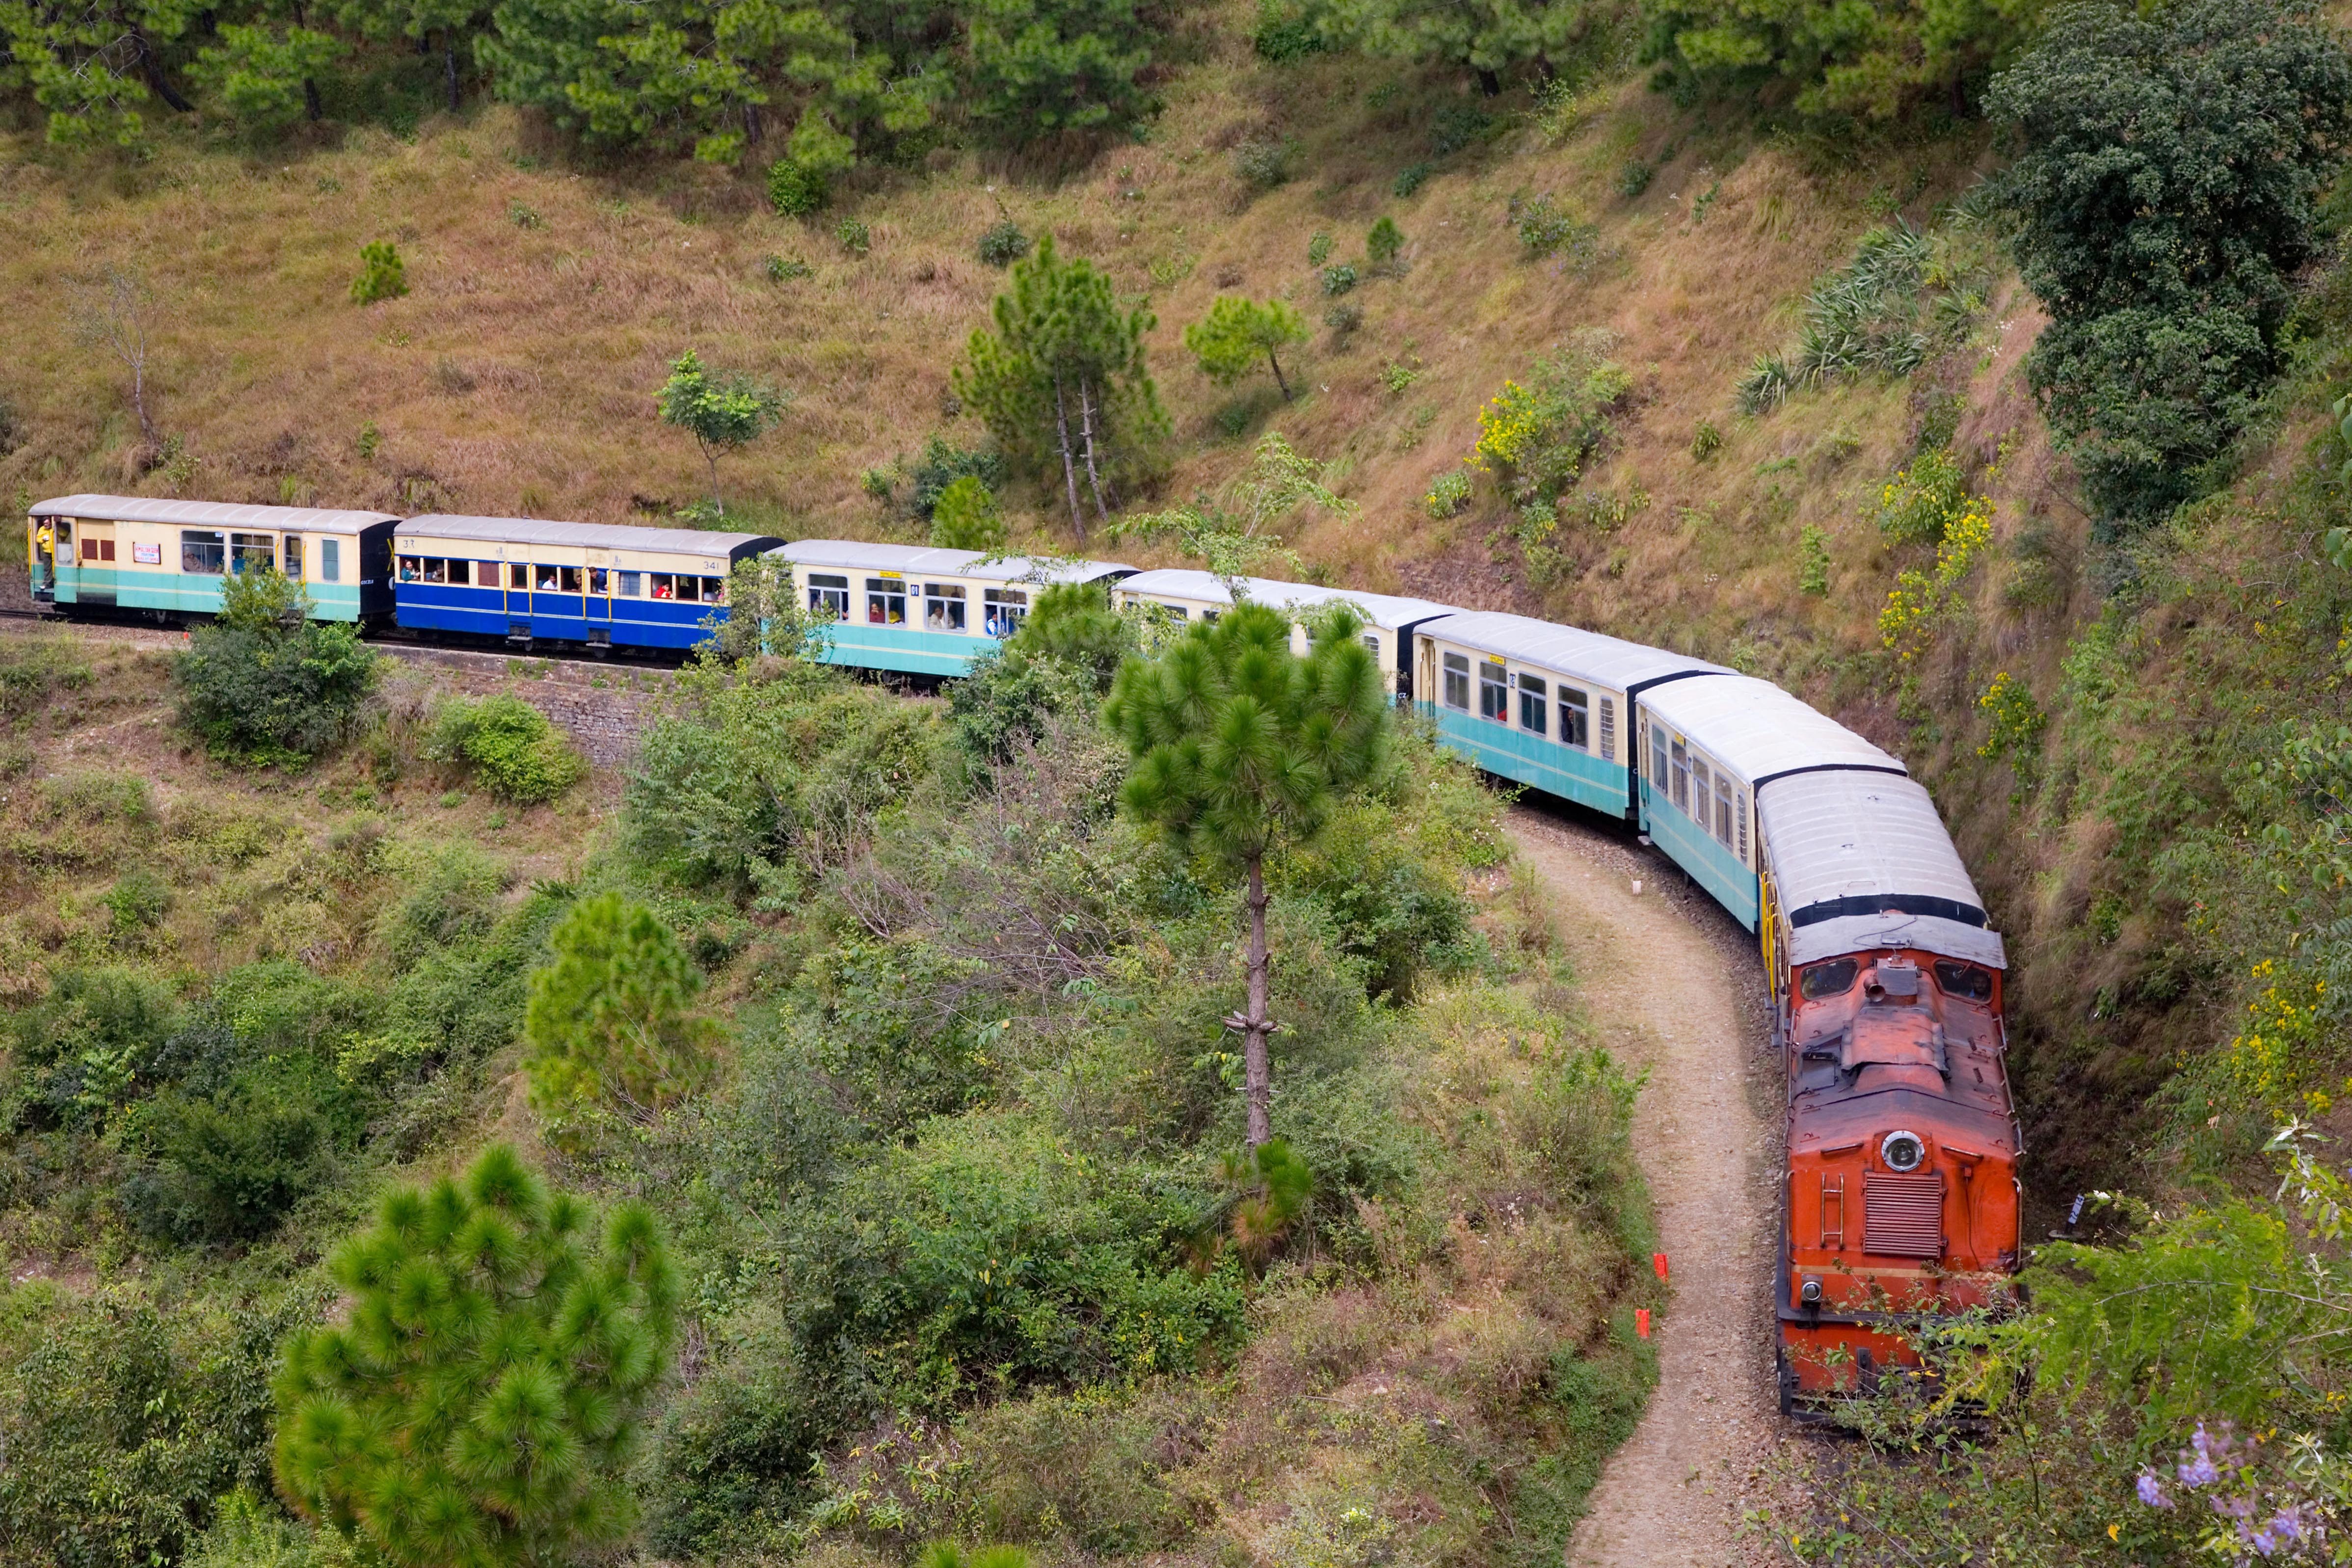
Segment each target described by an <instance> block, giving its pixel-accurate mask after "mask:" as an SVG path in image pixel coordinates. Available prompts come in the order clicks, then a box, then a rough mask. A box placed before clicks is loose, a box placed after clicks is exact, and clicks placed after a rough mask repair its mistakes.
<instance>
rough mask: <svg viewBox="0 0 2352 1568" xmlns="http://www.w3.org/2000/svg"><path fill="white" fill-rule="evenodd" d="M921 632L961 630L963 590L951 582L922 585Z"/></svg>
mask: <svg viewBox="0 0 2352 1568" xmlns="http://www.w3.org/2000/svg"><path fill="white" fill-rule="evenodd" d="M923 630H924V631H926V632H961V631H962V630H963V590H962V589H961V588H959V587H957V586H956V585H955V584H954V583H951V582H927V583H925V584H923Z"/></svg>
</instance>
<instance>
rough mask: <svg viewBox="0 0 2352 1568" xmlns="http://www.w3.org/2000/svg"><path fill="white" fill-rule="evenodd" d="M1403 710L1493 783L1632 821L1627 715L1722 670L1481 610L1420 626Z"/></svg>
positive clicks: (1634, 761)
mask: <svg viewBox="0 0 2352 1568" xmlns="http://www.w3.org/2000/svg"><path fill="white" fill-rule="evenodd" d="M1413 642H1414V645H1415V648H1416V649H1417V654H1416V658H1415V664H1416V666H1417V669H1416V673H1415V674H1414V678H1413V697H1414V701H1413V706H1415V707H1416V708H1417V709H1418V710H1419V711H1420V712H1421V713H1422V714H1423V715H1424V716H1427V717H1428V718H1430V719H1432V720H1433V721H1434V722H1435V724H1436V726H1437V735H1438V738H1439V739H1440V740H1441V741H1443V742H1444V744H1445V745H1446V746H1448V747H1451V748H1453V749H1454V750H1455V751H1458V752H1461V753H1462V754H1463V755H1464V756H1465V757H1467V758H1470V760H1471V761H1473V762H1475V763H1476V764H1477V765H1478V766H1479V767H1481V768H1485V769H1486V771H1487V772H1489V773H1492V774H1495V775H1496V776H1497V777H1499V778H1504V779H1516V780H1517V781H1518V782H1519V783H1522V784H1526V785H1529V786H1531V787H1532V788H1535V789H1541V790H1543V791H1544V792H1545V793H1547V794H1551V795H1557V796H1559V798H1560V799H1561V800H1574V801H1576V802H1577V803H1578V804H1579V805H1583V806H1590V807H1591V808H1592V809H1593V810H1597V811H1606V812H1607V813H1609V815H1611V816H1612V817H1621V818H1623V819H1625V820H1627V821H1633V819H1634V817H1635V815H1636V808H1637V802H1636V800H1635V798H1634V792H1633V783H1634V779H1636V777H1637V776H1638V774H1639V771H1640V766H1639V764H1640V759H1639V758H1637V757H1635V756H1634V755H1633V751H1632V747H1631V745H1630V743H1629V741H1628V739H1627V736H1628V734H1629V733H1630V727H1631V724H1632V719H1633V712H1634V710H1635V708H1636V706H1638V705H1639V704H1641V703H1643V702H1646V701H1648V700H1649V699H1648V696H1647V695H1646V694H1648V693H1650V692H1652V691H1653V690H1654V689H1662V688H1664V686H1665V685H1666V684H1667V683H1669V682H1678V681H1685V680H1688V679H1690V678H1691V677H1693V676H1697V675H1707V676H1713V675H1723V674H1731V672H1730V671H1728V670H1726V669H1725V668H1724V667H1723V666H1722V665H1720V664H1708V663H1707V662H1706V660H1704V659H1691V658H1685V657H1684V656H1683V655H1682V654H1680V653H1667V652H1666V651H1665V650H1664V649H1663V648H1645V647H1643V645H1642V644H1640V643H1627V642H1624V641H1622V640H1621V639H1619V638H1615V637H1604V636H1602V635H1601V633H1600V632H1583V631H1579V630H1577V629H1576V628H1575V627H1572V626H1555V625H1553V624H1552V623H1551V622H1549V621H1536V620H1531V619H1529V618H1528V617H1527V616H1525V615H1506V614H1501V613H1498V612H1490V611H1482V612H1470V613H1457V614H1454V615H1449V616H1446V617H1444V619H1442V620H1437V621H1431V622H1423V624H1422V625H1421V627H1420V628H1419V629H1418V630H1417V631H1416V632H1414V636H1413Z"/></svg>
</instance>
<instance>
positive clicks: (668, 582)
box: [646, 571, 677, 599]
mask: <svg viewBox="0 0 2352 1568" xmlns="http://www.w3.org/2000/svg"><path fill="white" fill-rule="evenodd" d="M674 583H675V579H673V578H672V577H671V576H670V574H669V573H668V572H666V571H649V572H647V573H646V597H647V598H649V599H676V598H677V588H676V587H675V586H674Z"/></svg>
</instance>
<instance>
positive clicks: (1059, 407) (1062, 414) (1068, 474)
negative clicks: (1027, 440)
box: [1054, 376, 1087, 544]
mask: <svg viewBox="0 0 2352 1568" xmlns="http://www.w3.org/2000/svg"><path fill="white" fill-rule="evenodd" d="M1054 431H1055V434H1057V435H1059V436H1060V437H1061V438H1062V483H1063V484H1064V485H1065V486H1067V487H1068V489H1069V492H1070V526H1071V527H1072V528H1076V529H1077V530H1078V542H1079V543H1080V544H1084V543H1086V542H1087V515H1086V514H1085V513H1084V512H1082V511H1080V510H1078V465H1077V462H1076V459H1075V458H1073V457H1072V456H1071V455H1070V408H1069V402H1068V401H1067V400H1066V398H1064V397H1063V395H1062V378H1061V377H1059V376H1055V378H1054Z"/></svg>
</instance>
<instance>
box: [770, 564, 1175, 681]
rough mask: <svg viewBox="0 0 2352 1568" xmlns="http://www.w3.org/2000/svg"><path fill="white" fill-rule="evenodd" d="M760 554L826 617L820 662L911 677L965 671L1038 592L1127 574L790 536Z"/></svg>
mask: <svg viewBox="0 0 2352 1568" xmlns="http://www.w3.org/2000/svg"><path fill="white" fill-rule="evenodd" d="M770 553H772V554H774V555H779V556H781V557H782V558H783V559H785V560H786V561H788V562H790V563H791V565H792V569H793V583H794V584H795V586H796V587H797V588H798V590H799V591H800V593H801V596H802V602H803V603H804V604H806V605H807V606H808V607H809V608H810V609H811V610H813V611H816V612H820V613H830V614H831V615H832V617H833V620H834V623H833V624H832V625H831V626H829V627H828V628H826V647H825V653H824V659H825V661H826V662H827V663H828V664H854V665H856V667H858V668H859V669H864V670H895V671H898V672H900V673H902V674H914V675H961V674H967V673H969V672H970V671H971V662H972V660H973V658H975V657H976V656H977V655H979V654H980V653H983V652H985V651H986V650H988V649H990V648H992V647H995V646H996V645H997V643H1000V642H1002V641H1003V639H1005V638H1007V637H1010V636H1012V635H1013V632H1017V631H1019V630H1020V629H1021V622H1023V621H1024V620H1025V619H1026V618H1027V617H1028V614H1029V609H1030V606H1031V605H1032V604H1034V602H1035V601H1036V596H1037V594H1038V592H1039V591H1041V590H1043V589H1046V588H1050V587H1052V586H1054V585H1055V584H1056V583H1063V582H1102V583H1106V584H1108V583H1111V582H1116V581H1118V580H1119V579H1120V578H1123V577H1128V576H1130V575H1132V574H1133V573H1134V570H1135V569H1134V568H1133V567H1131V566H1121V565H1119V564H1118V562H1116V561H1103V560H1032V559H1027V558H1025V557H1022V556H1011V557H1005V558H1000V559H992V558H990V557H988V556H985V555H982V553H981V552H980V551H978V550H968V549H934V548H931V547H929V546H922V545H880V544H864V543H861V542H859V541H857V540H855V539H794V540H793V542H792V543H790V544H788V545H784V546H782V547H780V548H778V549H774V550H772V551H771V552H770Z"/></svg>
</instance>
